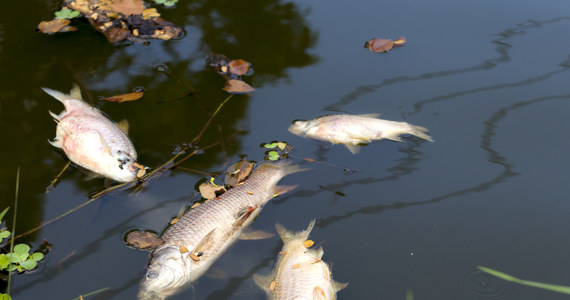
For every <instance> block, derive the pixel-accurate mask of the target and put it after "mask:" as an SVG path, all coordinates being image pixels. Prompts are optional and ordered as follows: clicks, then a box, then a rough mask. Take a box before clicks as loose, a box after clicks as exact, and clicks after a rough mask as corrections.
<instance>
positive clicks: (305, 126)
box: [289, 120, 317, 135]
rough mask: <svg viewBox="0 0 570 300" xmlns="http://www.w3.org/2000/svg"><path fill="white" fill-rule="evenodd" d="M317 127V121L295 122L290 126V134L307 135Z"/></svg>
mask: <svg viewBox="0 0 570 300" xmlns="http://www.w3.org/2000/svg"><path fill="white" fill-rule="evenodd" d="M316 125H317V121H316V120H310V121H302V120H295V121H293V124H292V125H291V126H289V132H291V133H293V134H296V135H305V134H307V132H308V131H309V130H310V129H311V128H313V127H315V126H316Z"/></svg>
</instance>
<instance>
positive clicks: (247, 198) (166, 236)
mask: <svg viewBox="0 0 570 300" xmlns="http://www.w3.org/2000/svg"><path fill="white" fill-rule="evenodd" d="M299 171H303V169H300V168H299V167H298V166H296V165H292V164H290V163H288V162H279V163H263V164H261V165H260V166H259V167H257V168H256V169H255V171H253V173H252V174H251V175H250V176H249V177H248V178H247V179H246V180H245V181H244V182H243V184H240V185H237V186H236V187H234V188H232V189H230V190H228V191H227V192H225V193H223V194H222V195H220V196H219V197H217V198H214V199H212V200H208V201H206V202H204V203H203V204H201V205H199V206H196V207H194V208H192V209H190V210H188V211H187V212H186V213H185V214H184V215H183V216H182V217H180V219H179V220H178V222H176V223H175V224H173V225H172V226H171V227H169V228H168V229H166V231H165V232H164V233H163V234H162V236H161V238H162V240H163V241H164V244H162V245H160V246H158V247H157V248H156V249H154V250H153V251H152V253H151V255H150V259H149V262H148V266H147V271H146V273H145V276H144V278H143V279H142V281H141V284H140V289H139V293H138V298H139V299H141V300H150V299H152V300H158V299H165V298H166V297H168V296H170V295H173V294H175V293H177V292H179V291H181V290H182V289H183V288H184V287H186V286H187V285H189V284H190V283H191V282H193V281H195V280H196V279H198V278H199V277H200V276H201V275H202V274H203V273H204V272H206V270H208V268H209V267H210V266H211V265H212V264H213V263H214V262H215V261H216V260H217V259H218V258H219V257H220V256H222V254H223V253H224V252H225V251H226V250H227V249H228V248H229V247H230V246H231V245H232V244H233V243H234V242H235V241H236V240H237V239H238V238H239V237H240V235H241V234H242V232H243V231H244V229H246V227H248V226H249V224H251V223H252V222H253V220H254V219H255V218H256V217H257V215H258V214H259V213H260V212H261V209H262V208H263V206H264V205H265V204H266V203H267V202H268V201H269V200H270V199H272V198H273V197H275V196H276V194H282V193H285V192H287V191H290V190H292V189H293V188H295V186H277V183H278V182H279V180H281V178H283V177H285V176H286V175H288V174H291V173H295V172H299Z"/></svg>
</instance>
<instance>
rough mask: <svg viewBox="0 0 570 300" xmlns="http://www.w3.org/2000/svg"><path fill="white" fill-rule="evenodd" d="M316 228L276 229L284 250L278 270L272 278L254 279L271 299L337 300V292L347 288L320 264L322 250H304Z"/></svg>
mask: <svg viewBox="0 0 570 300" xmlns="http://www.w3.org/2000/svg"><path fill="white" fill-rule="evenodd" d="M313 226H315V220H313V221H311V223H310V224H309V227H308V228H307V229H306V230H305V231H301V232H297V233H294V232H290V231H288V230H287V229H285V228H284V227H283V226H281V225H280V224H277V225H276V228H277V232H278V233H279V235H280V236H281V239H282V240H283V249H282V250H281V252H279V259H278V261H277V265H276V267H275V270H273V272H272V273H271V275H269V276H262V275H259V274H255V275H254V276H253V279H254V281H255V283H256V284H257V285H258V286H259V287H260V288H261V289H263V290H264V291H265V292H266V293H267V298H268V299H274V300H295V299H311V300H334V299H336V292H338V291H340V290H342V289H343V288H345V287H346V286H347V285H348V283H339V282H336V281H334V280H333V279H332V273H331V271H330V269H329V267H328V265H327V264H326V263H325V262H323V261H322V260H321V258H322V257H323V253H324V252H323V248H321V247H319V248H318V249H307V247H305V246H306V244H305V242H306V241H307V238H308V237H309V233H310V232H311V230H312V229H313ZM311 244H312V243H311ZM307 246H310V244H308V245H307Z"/></svg>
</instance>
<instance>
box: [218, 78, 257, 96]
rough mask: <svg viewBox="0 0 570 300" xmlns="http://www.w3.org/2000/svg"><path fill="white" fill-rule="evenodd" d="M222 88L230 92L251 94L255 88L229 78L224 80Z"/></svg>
mask: <svg viewBox="0 0 570 300" xmlns="http://www.w3.org/2000/svg"><path fill="white" fill-rule="evenodd" d="M222 90H224V91H226V92H228V93H230V94H251V93H252V92H253V91H255V89H254V88H253V87H252V86H251V85H249V84H247V83H245V82H243V81H241V80H238V79H230V80H227V81H226V85H225V86H224V88H222Z"/></svg>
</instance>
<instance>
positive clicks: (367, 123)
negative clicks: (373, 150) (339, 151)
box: [289, 114, 433, 154]
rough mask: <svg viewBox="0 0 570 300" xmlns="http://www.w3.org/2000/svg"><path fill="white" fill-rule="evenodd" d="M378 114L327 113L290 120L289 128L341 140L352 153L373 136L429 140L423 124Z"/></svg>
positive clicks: (431, 140)
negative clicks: (418, 124) (419, 124)
mask: <svg viewBox="0 0 570 300" xmlns="http://www.w3.org/2000/svg"><path fill="white" fill-rule="evenodd" d="M378 116H379V114H365V115H356V116H355V115H327V116H322V117H320V118H317V119H314V120H309V121H294V122H293V124H292V125H291V126H289V131H290V132H291V133H293V134H296V135H298V136H307V137H310V138H312V139H316V140H320V141H325V142H331V143H333V144H344V145H346V147H347V148H348V150H350V152H352V153H353V154H356V153H358V151H359V150H360V149H359V145H362V144H367V143H370V142H371V141H374V140H382V139H389V140H392V141H397V142H401V141H402V139H401V138H400V135H401V134H411V135H415V136H417V137H419V138H422V139H424V140H427V141H430V142H433V139H432V138H431V137H430V136H429V135H428V134H427V132H428V130H427V128H425V127H421V126H417V125H412V124H409V123H406V122H396V121H389V120H383V119H380V118H377V117H378Z"/></svg>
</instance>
